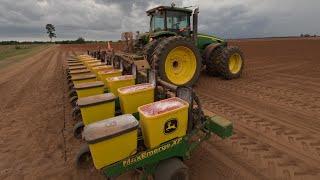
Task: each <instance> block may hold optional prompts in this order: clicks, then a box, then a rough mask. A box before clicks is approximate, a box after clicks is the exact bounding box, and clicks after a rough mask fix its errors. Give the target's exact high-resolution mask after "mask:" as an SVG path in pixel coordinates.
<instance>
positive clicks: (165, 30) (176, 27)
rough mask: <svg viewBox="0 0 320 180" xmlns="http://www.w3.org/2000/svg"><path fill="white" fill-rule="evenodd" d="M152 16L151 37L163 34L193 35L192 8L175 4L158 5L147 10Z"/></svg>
mask: <svg viewBox="0 0 320 180" xmlns="http://www.w3.org/2000/svg"><path fill="white" fill-rule="evenodd" d="M147 14H148V16H150V35H151V36H150V37H152V35H153V36H158V35H160V36H161V35H162V34H170V35H180V36H184V37H190V36H191V32H192V31H191V26H190V17H191V15H192V10H190V9H186V8H177V7H174V6H158V7H156V8H153V9H150V10H148V11H147Z"/></svg>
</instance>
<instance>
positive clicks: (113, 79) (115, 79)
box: [108, 75, 134, 81]
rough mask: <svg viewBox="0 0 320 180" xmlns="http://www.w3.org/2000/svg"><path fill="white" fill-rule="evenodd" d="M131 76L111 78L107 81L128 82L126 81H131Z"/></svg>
mask: <svg viewBox="0 0 320 180" xmlns="http://www.w3.org/2000/svg"><path fill="white" fill-rule="evenodd" d="M133 78H134V76H133V75H123V76H116V77H111V78H108V80H109V81H123V80H128V79H133Z"/></svg>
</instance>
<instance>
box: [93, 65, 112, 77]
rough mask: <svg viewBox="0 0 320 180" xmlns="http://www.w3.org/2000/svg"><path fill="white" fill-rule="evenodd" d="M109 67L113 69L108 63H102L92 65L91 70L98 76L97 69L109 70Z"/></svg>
mask: <svg viewBox="0 0 320 180" xmlns="http://www.w3.org/2000/svg"><path fill="white" fill-rule="evenodd" d="M109 69H113V67H112V66H110V65H103V66H96V67H92V68H91V71H92V72H93V73H95V74H96V75H97V76H98V72H99V71H104V70H109Z"/></svg>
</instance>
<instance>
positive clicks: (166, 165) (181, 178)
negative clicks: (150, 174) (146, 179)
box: [154, 158, 189, 180]
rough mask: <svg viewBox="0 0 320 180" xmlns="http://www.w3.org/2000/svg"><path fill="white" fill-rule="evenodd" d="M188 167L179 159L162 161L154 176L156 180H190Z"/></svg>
mask: <svg viewBox="0 0 320 180" xmlns="http://www.w3.org/2000/svg"><path fill="white" fill-rule="evenodd" d="M188 179H189V173H188V167H187V166H186V165H185V164H184V163H183V162H182V161H181V160H180V159H178V158H172V159H167V160H164V161H161V162H160V164H159V165H158V167H157V169H156V172H155V174H154V180H188Z"/></svg>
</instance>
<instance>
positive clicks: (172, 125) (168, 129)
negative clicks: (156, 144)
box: [164, 119, 178, 134]
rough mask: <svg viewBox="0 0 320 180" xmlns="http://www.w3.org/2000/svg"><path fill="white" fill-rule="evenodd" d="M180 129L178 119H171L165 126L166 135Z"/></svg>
mask: <svg viewBox="0 0 320 180" xmlns="http://www.w3.org/2000/svg"><path fill="white" fill-rule="evenodd" d="M177 128H178V121H177V119H170V120H168V121H167V122H166V123H165V124H164V133H165V134H169V133H172V132H173V131H175V130H176V129H177Z"/></svg>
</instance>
